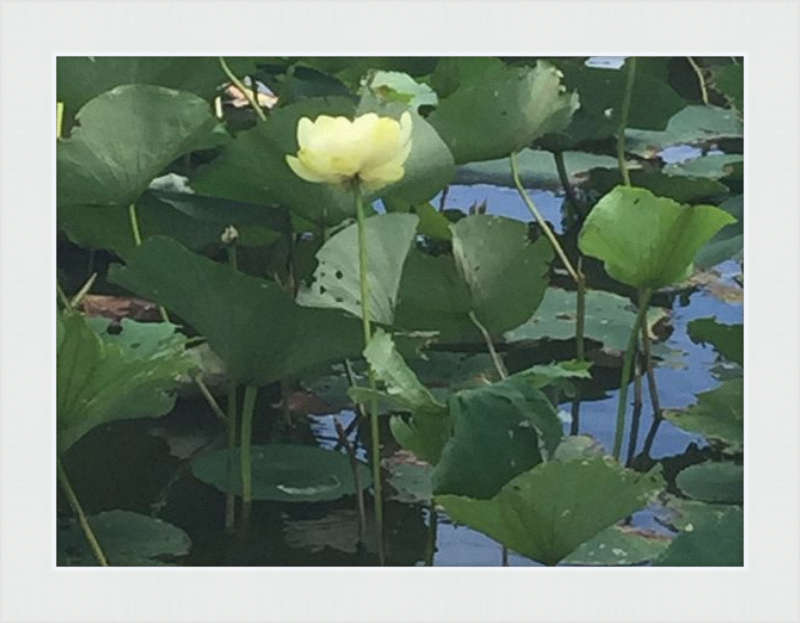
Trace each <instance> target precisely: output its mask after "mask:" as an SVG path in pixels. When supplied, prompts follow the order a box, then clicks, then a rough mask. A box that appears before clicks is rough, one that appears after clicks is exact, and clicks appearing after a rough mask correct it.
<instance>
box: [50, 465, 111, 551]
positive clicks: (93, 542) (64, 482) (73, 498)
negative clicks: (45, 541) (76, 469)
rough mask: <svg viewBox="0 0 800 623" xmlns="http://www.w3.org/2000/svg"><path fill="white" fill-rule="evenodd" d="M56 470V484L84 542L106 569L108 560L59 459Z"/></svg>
mask: <svg viewBox="0 0 800 623" xmlns="http://www.w3.org/2000/svg"><path fill="white" fill-rule="evenodd" d="M56 469H57V470H58V482H59V483H60V484H61V488H62V489H64V493H66V494H67V500H69V505H70V506H71V507H72V510H73V511H74V512H75V514H76V515H77V516H78V523H79V524H80V526H81V529H82V530H83V534H84V536H85V537H86V542H87V543H88V544H89V547H90V548H91V550H92V553H93V554H94V557H95V558H97V562H99V563H100V566H101V567H107V566H108V559H107V558H106V555H105V554H104V553H103V550H102V548H101V547H100V543H98V542H97V537H96V536H95V535H94V532H93V531H92V527H91V526H90V525H89V520H88V519H87V518H86V514H85V513H84V512H83V508H82V507H81V503H80V502H79V501H78V496H77V495H75V490H74V489H73V488H72V484H71V483H70V481H69V478H67V472H66V471H64V466H63V465H62V464H61V459H58V460H57V461H56Z"/></svg>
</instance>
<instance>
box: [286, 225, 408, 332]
mask: <svg viewBox="0 0 800 623" xmlns="http://www.w3.org/2000/svg"><path fill="white" fill-rule="evenodd" d="M418 222H419V219H418V218H417V217H416V216H414V215H412V214H383V215H380V216H374V217H372V218H369V219H367V220H366V222H365V224H364V228H365V230H366V240H367V249H366V253H367V283H368V284H369V299H370V300H369V311H370V316H371V317H370V320H372V321H374V322H378V323H380V324H385V325H391V324H392V323H393V322H394V312H395V306H396V305H397V291H398V288H399V287H400V277H401V276H402V274H403V264H404V262H405V259H406V256H407V255H408V252H409V250H410V249H411V245H412V244H413V243H414V238H415V236H416V233H417V224H418ZM359 253H360V251H359V240H358V226H357V225H356V224H353V225H350V226H348V227H346V228H345V229H343V230H341V231H340V232H338V233H337V234H336V235H335V236H333V237H332V238H331V239H330V240H328V241H327V242H326V243H325V244H324V245H323V246H322V248H321V249H320V250H319V251H318V252H317V260H318V261H319V265H318V267H317V269H316V270H315V271H314V277H313V280H312V284H311V286H310V287H307V288H305V289H303V290H301V291H300V292H299V293H298V295H297V302H298V303H299V304H300V305H303V306H304V307H319V308H334V309H341V310H344V311H347V312H349V313H351V314H353V316H356V317H358V318H361V317H362V315H363V312H362V306H361V280H360V259H359Z"/></svg>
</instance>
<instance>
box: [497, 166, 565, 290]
mask: <svg viewBox="0 0 800 623" xmlns="http://www.w3.org/2000/svg"><path fill="white" fill-rule="evenodd" d="M511 176H512V177H513V178H514V186H516V188H517V192H518V193H519V195H520V197H522V200H523V201H524V202H525V205H526V206H528V210H530V212H531V214H532V215H533V217H534V218H535V219H536V221H537V222H538V223H539V226H540V227H541V228H542V231H543V232H544V235H545V236H547V239H548V240H549V241H550V244H552V245H553V249H555V252H556V254H557V255H558V257H559V258H560V259H561V262H562V264H564V268H566V269H567V272H568V273H569V274H570V277H572V279H573V280H574V281H575V283H577V282H578V272H577V271H576V270H575V268H574V267H573V266H572V263H571V262H570V261H569V258H568V257H567V254H566V253H564V249H563V248H562V247H561V245H560V244H559V242H558V240H557V239H556V237H555V235H554V234H553V232H552V230H551V229H550V226H549V225H548V224H547V223H546V222H545V220H544V218H543V217H542V215H541V213H540V212H539V208H537V207H536V204H535V203H534V202H533V200H532V199H531V198H530V197H529V196H528V193H527V192H526V191H525V187H524V186H523V185H522V180H520V178H519V166H518V164H517V154H516V153H512V154H511Z"/></svg>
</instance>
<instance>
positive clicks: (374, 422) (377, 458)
mask: <svg viewBox="0 0 800 623" xmlns="http://www.w3.org/2000/svg"><path fill="white" fill-rule="evenodd" d="M353 193H354V194H355V199H356V216H357V220H358V225H357V226H358V265H359V283H360V285H361V321H362V326H363V328H364V347H366V346H367V345H368V344H369V342H370V339H371V338H372V326H371V324H370V321H371V314H370V299H369V282H368V275H367V231H366V216H365V214H364V200H363V198H362V197H361V187H360V185H359V184H358V182H357V181H356V182H354V184H353ZM367 376H368V378H369V388H370V390H371V394H372V396H371V398H370V401H369V408H368V412H369V423H370V436H371V437H372V478H373V481H374V487H375V528H376V532H377V542H378V558H379V560H380V564H381V565H384V564H386V552H385V549H384V543H383V485H382V482H381V437H380V434H381V432H380V423H379V422H378V401H377V392H376V391H375V390H376V384H375V373H374V372H373V370H372V367H371V366H368V367H367Z"/></svg>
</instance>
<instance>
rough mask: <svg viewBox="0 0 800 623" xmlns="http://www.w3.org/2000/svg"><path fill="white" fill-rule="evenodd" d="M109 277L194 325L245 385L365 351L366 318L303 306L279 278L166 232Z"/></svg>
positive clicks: (263, 383) (291, 374) (237, 378)
mask: <svg viewBox="0 0 800 623" xmlns="http://www.w3.org/2000/svg"><path fill="white" fill-rule="evenodd" d="M165 267H169V269H168V270H166V269H165ZM109 278H110V280H111V281H112V282H114V283H117V284H119V285H121V286H123V287H124V288H127V289H128V290H130V291H132V292H134V293H136V294H137V295H138V296H141V297H143V298H147V299H149V300H154V301H156V302H158V303H160V304H161V305H164V306H165V307H166V308H167V309H169V310H170V311H171V312H174V313H175V314H177V315H178V316H180V317H181V318H183V319H184V320H186V321H187V322H188V323H190V324H191V325H192V326H193V327H194V328H195V329H196V330H197V331H199V332H200V333H201V334H202V335H203V336H205V337H206V339H207V340H208V343H209V345H210V346H211V348H212V349H213V350H214V352H216V353H217V354H218V355H219V356H220V357H221V358H222V359H223V361H225V363H226V365H227V370H228V374H229V375H230V376H231V378H233V379H234V380H236V381H237V382H239V383H242V384H254V385H265V384H267V383H270V382H273V381H277V380H280V379H282V378H286V377H287V376H294V375H298V374H300V373H302V372H303V371H305V370H307V369H309V368H311V367H313V366H316V365H319V364H322V363H326V362H329V361H334V360H337V359H341V358H343V357H348V356H355V355H358V353H359V352H360V351H361V344H362V340H363V337H362V335H361V323H360V322H358V321H357V320H355V319H354V318H347V317H345V316H344V315H342V314H341V313H340V312H338V311H335V310H327V309H310V308H306V307H301V306H299V305H298V304H297V303H295V301H294V300H293V298H292V296H291V294H289V293H288V292H286V291H284V290H283V289H282V288H281V287H280V286H279V285H277V284H276V283H274V282H270V281H266V280H263V279H258V278H256V277H250V276H248V275H244V274H243V273H240V272H236V271H234V270H232V269H231V268H230V267H229V266H227V265H223V264H218V263H216V262H212V261H211V260H208V259H205V258H203V257H201V256H199V255H196V254H194V253H192V252H191V251H188V250H187V249H185V248H184V247H182V246H181V245H179V244H178V243H177V242H175V241H173V240H169V239H167V238H160V237H154V238H150V239H149V240H146V241H145V242H144V244H142V246H141V247H140V248H139V249H137V250H136V251H135V252H133V253H131V255H130V257H129V258H128V264H127V265H126V266H124V267H122V266H114V267H112V269H111V270H110V273H109Z"/></svg>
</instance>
